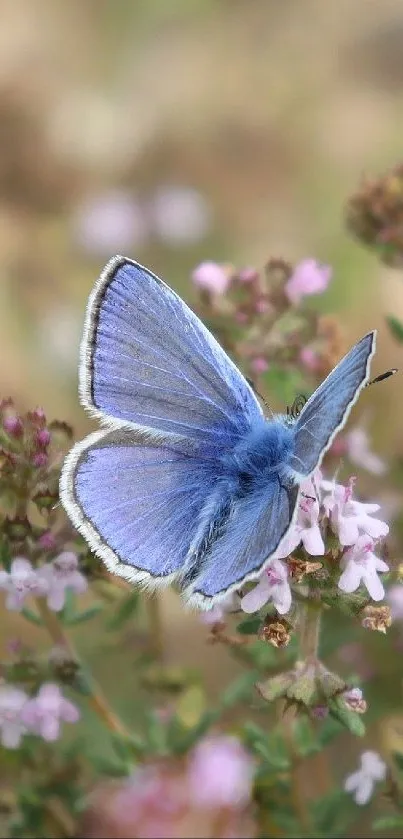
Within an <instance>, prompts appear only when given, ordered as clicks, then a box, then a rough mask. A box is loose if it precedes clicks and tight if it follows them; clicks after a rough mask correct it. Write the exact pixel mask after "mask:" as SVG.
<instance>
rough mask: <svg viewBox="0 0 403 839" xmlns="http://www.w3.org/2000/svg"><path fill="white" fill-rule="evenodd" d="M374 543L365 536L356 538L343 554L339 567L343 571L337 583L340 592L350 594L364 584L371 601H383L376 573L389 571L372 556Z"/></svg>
mask: <svg viewBox="0 0 403 839" xmlns="http://www.w3.org/2000/svg"><path fill="white" fill-rule="evenodd" d="M373 551H374V543H373V541H372V539H370V538H369V537H368V536H366V535H361V536H359V537H358V539H357V541H356V543H355V544H354V545H353V546H352V547H351V548H348V550H347V551H346V552H345V553H344V555H343V557H342V560H341V566H342V568H343V569H344V570H343V573H342V575H341V577H340V580H339V582H338V586H339V588H340V589H341V590H342V591H345V592H346V593H347V594H350V593H351V592H353V591H356V590H357V589H358V588H359V586H360V585H361V583H363V584H364V586H365V588H366V589H367V591H368V594H369V596H370V597H372V600H375V601H379V600H383V598H384V596H385V590H384V587H383V585H382V582H381V580H380V579H379V577H378V572H385V571H389V568H388V566H387V565H386V562H384V561H383V559H379V558H378V557H377V556H376V555H375V554H374V552H373Z"/></svg>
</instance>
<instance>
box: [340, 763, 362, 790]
mask: <svg viewBox="0 0 403 839" xmlns="http://www.w3.org/2000/svg"><path fill="white" fill-rule="evenodd" d="M361 777H362V771H361V769H358V770H357V772H353V773H352V774H351V775H349V776H348V777H347V778H346V780H345V781H344V789H345V790H346V792H353V791H354V790H355V789H357V787H358V786H359V785H360V783H361Z"/></svg>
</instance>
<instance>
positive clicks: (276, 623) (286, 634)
mask: <svg viewBox="0 0 403 839" xmlns="http://www.w3.org/2000/svg"><path fill="white" fill-rule="evenodd" d="M290 630H291V624H289V623H288V621H286V620H284V618H277V619H276V618H271V617H267V618H266V620H265V621H264V623H263V624H262V626H261V627H260V629H259V638H260V640H261V641H267V642H268V643H269V644H272V646H273V647H287V646H288V644H289V643H290V639H291V631H290Z"/></svg>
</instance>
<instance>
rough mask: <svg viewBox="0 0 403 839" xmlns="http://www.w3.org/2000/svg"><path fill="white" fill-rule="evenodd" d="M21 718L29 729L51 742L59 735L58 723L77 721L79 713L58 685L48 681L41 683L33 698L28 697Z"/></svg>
mask: <svg viewBox="0 0 403 839" xmlns="http://www.w3.org/2000/svg"><path fill="white" fill-rule="evenodd" d="M21 718H22V720H23V722H24V724H25V725H26V727H27V729H28V730H29V731H31V732H32V733H34V734H38V735H39V736H40V737H43V739H44V740H48V741H49V742H53V741H54V740H57V739H58V737H59V734H60V724H61V723H62V722H69V723H75V722H77V721H78V720H79V718H80V713H79V711H78V709H77V708H76V706H75V705H73V703H72V702H69V701H68V699H65V698H64V696H63V694H62V692H61V690H60V688H59V686H58V685H55V684H52V683H51V682H49V683H47V684H44V685H42V687H41V688H40V690H39V693H38V695H37V696H36V697H35V698H34V699H28V701H27V702H26V703H25V705H24V707H23V709H22V712H21Z"/></svg>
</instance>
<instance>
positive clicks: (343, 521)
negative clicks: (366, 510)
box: [336, 515, 359, 547]
mask: <svg viewBox="0 0 403 839" xmlns="http://www.w3.org/2000/svg"><path fill="white" fill-rule="evenodd" d="M336 529H337V533H338V537H339V541H340V544H341V545H342V546H343V547H344V546H346V545H354V543H355V542H356V541H357V539H358V534H359V530H358V519H357V518H353V517H351V518H344V516H341V515H339V516H338V521H337V525H336Z"/></svg>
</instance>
